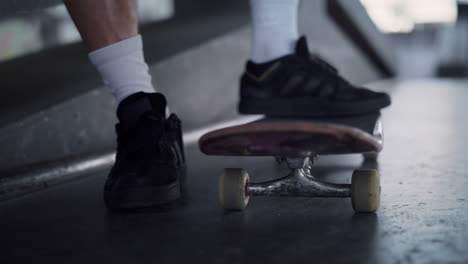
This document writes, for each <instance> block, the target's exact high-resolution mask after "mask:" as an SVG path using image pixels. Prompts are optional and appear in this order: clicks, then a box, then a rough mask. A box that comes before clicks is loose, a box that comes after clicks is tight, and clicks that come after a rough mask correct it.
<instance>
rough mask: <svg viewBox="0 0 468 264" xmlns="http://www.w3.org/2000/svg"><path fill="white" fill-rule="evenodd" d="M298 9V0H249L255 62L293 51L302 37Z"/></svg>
mask: <svg viewBox="0 0 468 264" xmlns="http://www.w3.org/2000/svg"><path fill="white" fill-rule="evenodd" d="M298 9H299V0H250V10H251V16H252V39H251V40H252V47H251V54H250V59H251V60H252V61H253V62H255V63H264V62H267V61H271V60H274V59H277V58H279V57H281V56H285V55H288V54H293V53H294V49H295V46H296V42H297V40H298V39H299V32H298V20H297V19H298V12H299V10H298Z"/></svg>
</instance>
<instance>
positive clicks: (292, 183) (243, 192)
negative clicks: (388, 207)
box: [219, 155, 380, 213]
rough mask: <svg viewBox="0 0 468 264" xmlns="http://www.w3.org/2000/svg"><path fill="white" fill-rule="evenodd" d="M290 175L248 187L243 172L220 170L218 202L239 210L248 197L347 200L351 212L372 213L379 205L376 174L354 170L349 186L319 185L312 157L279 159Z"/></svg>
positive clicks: (374, 172)
mask: <svg viewBox="0 0 468 264" xmlns="http://www.w3.org/2000/svg"><path fill="white" fill-rule="evenodd" d="M281 159H282V160H284V161H285V162H286V163H287V165H288V167H289V168H290V169H291V172H290V173H289V174H288V175H287V176H285V177H282V178H280V179H275V180H272V181H267V182H261V183H251V182H250V179H249V175H248V173H247V172H246V171H245V170H244V169H224V171H223V173H222V175H221V177H220V182H219V200H220V203H221V204H222V205H223V207H224V208H225V209H229V210H243V209H244V208H245V207H246V206H247V204H248V202H249V199H250V197H251V196H294V197H335V198H346V197H350V198H351V201H352V206H353V208H354V210H355V212H358V213H372V212H375V211H376V210H377V209H378V207H379V204H380V180H379V175H378V173H377V171H376V170H355V171H354V173H353V176H352V183H351V184H336V183H328V182H324V181H319V180H318V179H316V178H315V177H314V176H312V175H311V168H312V166H313V165H314V164H315V163H316V161H317V156H316V155H311V156H310V157H306V158H281Z"/></svg>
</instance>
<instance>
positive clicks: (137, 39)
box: [89, 35, 155, 103]
mask: <svg viewBox="0 0 468 264" xmlns="http://www.w3.org/2000/svg"><path fill="white" fill-rule="evenodd" d="M89 59H90V60H91V62H92V63H93V64H94V66H95V67H96V69H97V70H98V72H99V73H100V75H101V77H102V79H103V81H104V84H106V85H107V86H108V87H109V88H110V89H111V92H112V94H113V95H114V97H115V98H116V99H117V101H118V102H119V103H120V102H121V101H122V100H123V99H125V98H126V97H128V96H129V95H132V94H134V93H137V92H145V93H154V92H155V89H154V88H153V85H152V83H151V75H149V73H148V65H147V64H146V62H145V59H144V56H143V42H142V40H141V36H140V35H137V36H134V37H131V38H128V39H125V40H122V41H119V42H117V43H114V44H112V45H109V46H107V47H104V48H101V49H98V50H96V51H93V52H91V53H90V54H89Z"/></svg>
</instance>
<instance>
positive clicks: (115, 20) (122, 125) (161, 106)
mask: <svg viewBox="0 0 468 264" xmlns="http://www.w3.org/2000/svg"><path fill="white" fill-rule="evenodd" d="M64 3H65V5H66V6H67V8H68V11H69V13H70V15H71V17H72V18H73V20H74V22H75V24H76V26H77V28H78V30H79V32H80V34H81V36H82V39H83V41H84V42H85V44H86V45H87V47H88V49H89V51H90V53H89V58H90V60H91V62H92V63H93V64H94V65H95V67H96V69H97V70H98V72H99V73H100V75H101V77H102V79H103V81H104V83H105V84H106V85H107V86H108V87H109V88H110V89H111V92H112V94H113V95H114V97H115V98H116V100H117V101H118V102H119V107H118V109H117V116H118V118H119V121H120V122H119V124H117V126H116V130H117V136H118V148H117V157H116V162H115V164H114V166H113V168H112V170H111V172H110V175H109V177H108V179H107V181H106V184H105V187H104V199H105V202H106V204H107V206H108V207H110V208H136V207H145V206H151V205H154V204H160V203H166V202H169V201H173V200H175V199H177V198H178V197H179V196H180V189H179V178H180V176H182V175H181V174H182V173H183V172H184V171H185V170H184V166H185V160H184V154H183V143H182V135H181V124H180V120H179V119H178V118H177V116H176V115H174V114H172V115H171V116H169V117H168V118H167V117H166V99H165V98H164V96H163V95H162V94H159V93H156V92H155V90H154V88H153V85H152V81H151V76H150V75H149V73H148V66H147V64H146V62H145V60H144V56H143V45H142V40H141V36H140V35H139V34H138V19H137V1H136V0H64Z"/></svg>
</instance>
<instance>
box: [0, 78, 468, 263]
mask: <svg viewBox="0 0 468 264" xmlns="http://www.w3.org/2000/svg"><path fill="white" fill-rule="evenodd" d="M467 84H468V82H465V81H450V80H445V81H442V80H421V81H402V82H396V83H393V82H388V83H381V84H379V85H377V88H382V89H389V90H390V91H391V93H392V97H393V101H394V104H393V106H392V107H391V108H390V109H388V110H386V111H385V112H384V125H385V140H386V142H385V149H384V152H383V153H382V155H381V157H380V162H379V165H378V166H379V168H380V172H381V183H382V192H383V193H382V205H381V209H380V210H379V211H378V213H377V214H371V215H366V214H364V215H355V214H354V213H353V211H352V208H351V203H350V200H349V199H309V198H260V197H258V198H257V197H254V198H252V199H251V203H250V205H249V206H248V208H247V210H246V211H244V212H235V213H230V212H224V211H223V210H222V209H221V208H220V207H219V206H218V203H217V176H218V173H219V172H220V170H221V169H222V168H224V167H244V168H246V169H247V170H248V171H249V173H250V174H251V177H252V178H253V179H254V180H257V181H258V180H262V179H266V178H270V177H277V176H281V175H282V174H285V173H286V172H285V169H284V168H281V167H279V166H278V165H276V164H275V162H274V160H273V159H272V158H223V157H207V156H204V155H203V154H201V153H200V152H199V151H198V149H197V146H195V145H191V146H188V147H187V150H186V151H187V156H188V160H189V164H188V165H189V178H188V184H187V186H188V189H187V192H186V195H185V198H184V199H183V200H182V201H180V202H179V203H177V204H176V205H173V206H170V207H165V208H156V209H152V210H145V211H139V212H133V213H111V212H109V211H107V210H106V209H105V207H104V204H103V201H102V194H101V191H102V186H103V182H104V179H105V177H106V172H102V173H98V174H96V175H91V176H92V177H87V178H85V179H82V180H79V181H75V182H73V183H70V184H67V185H62V186H59V187H54V188H51V189H49V190H47V191H44V192H41V193H36V194H33V195H29V196H27V197H23V198H21V199H17V200H12V201H8V202H4V203H2V204H0V252H1V253H0V260H1V262H2V263H32V262H34V263H37V262H39V263H41V262H45V261H47V262H49V263H98V262H99V263H147V262H155V263H182V262H206V263H245V262H251V263H280V262H286V261H287V262H289V263H468V251H467V250H466V249H467V248H468V192H467V191H466V189H467V187H468V175H467V174H468V170H467V167H468V165H467V164H468V156H467V155H466V154H465V153H466V150H467V149H468V140H467V137H468V122H467V119H468V104H467V102H468V87H467ZM361 161H362V158H361V157H360V156H359V155H349V156H335V157H322V158H321V160H320V161H319V164H318V166H317V167H316V168H315V171H314V172H315V174H316V175H317V176H318V177H320V178H322V179H326V180H330V181H333V182H347V183H349V182H350V176H351V173H352V171H353V169H355V168H358V167H359V166H360V165H361Z"/></svg>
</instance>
